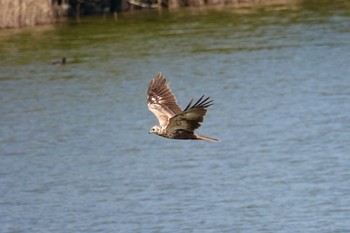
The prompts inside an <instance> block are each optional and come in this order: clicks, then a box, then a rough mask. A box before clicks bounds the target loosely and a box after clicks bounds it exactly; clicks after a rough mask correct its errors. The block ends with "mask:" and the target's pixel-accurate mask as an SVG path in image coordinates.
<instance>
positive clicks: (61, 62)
mask: <svg viewBox="0 0 350 233" xmlns="http://www.w3.org/2000/svg"><path fill="white" fill-rule="evenodd" d="M65 64H66V58H65V57H63V58H62V59H61V60H60V61H54V62H52V65H55V66H63V65H65Z"/></svg>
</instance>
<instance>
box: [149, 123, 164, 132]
mask: <svg viewBox="0 0 350 233" xmlns="http://www.w3.org/2000/svg"><path fill="white" fill-rule="evenodd" d="M160 132H161V128H160V126H159V125H155V126H153V127H152V128H151V129H150V130H149V133H153V134H160Z"/></svg>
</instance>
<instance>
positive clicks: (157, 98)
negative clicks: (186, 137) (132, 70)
mask: <svg viewBox="0 0 350 233" xmlns="http://www.w3.org/2000/svg"><path fill="white" fill-rule="evenodd" d="M147 104H148V109H149V110H150V111H151V112H153V113H154V115H155V116H156V117H157V118H158V121H159V124H160V125H163V126H166V125H167V124H168V122H169V118H171V117H173V116H174V115H176V114H179V113H181V112H182V110H181V108H180V107H179V105H178V104H177V101H176V98H175V96H174V94H173V93H172V92H171V90H170V87H169V83H168V82H167V81H166V79H165V78H164V76H163V75H162V74H161V73H159V74H158V75H157V77H156V78H155V79H153V80H152V81H151V82H150V84H149V86H148V90H147Z"/></svg>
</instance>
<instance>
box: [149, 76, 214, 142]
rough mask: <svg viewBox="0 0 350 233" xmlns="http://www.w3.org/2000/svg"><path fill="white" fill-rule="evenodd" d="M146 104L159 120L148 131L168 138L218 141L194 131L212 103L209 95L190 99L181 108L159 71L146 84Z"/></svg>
mask: <svg viewBox="0 0 350 233" xmlns="http://www.w3.org/2000/svg"><path fill="white" fill-rule="evenodd" d="M147 104H148V109H149V110H150V111H151V112H153V114H154V115H155V116H156V117H157V119H158V121H159V125H155V126H153V127H152V128H151V130H150V131H149V133H153V134H156V135H159V136H162V137H165V138H170V139H192V140H206V141H210V142H219V140H218V139H215V138H210V137H207V136H203V135H200V134H196V133H194V131H195V130H196V129H198V128H199V127H200V126H201V124H200V122H203V120H204V116H205V113H206V112H207V108H208V107H209V106H211V105H213V100H210V97H206V98H205V97H204V95H203V96H202V97H200V98H199V99H198V100H197V102H195V103H194V104H193V99H191V101H190V102H189V104H188V105H187V107H186V108H185V109H184V110H182V109H181V108H180V106H179V105H178V104H177V101H176V98H175V95H174V94H173V93H172V91H171V90H170V87H169V83H168V82H167V80H166V79H165V78H164V76H163V75H162V74H161V73H159V74H158V75H157V76H156V78H154V79H153V80H152V81H151V82H150V84H149V86H148V90H147Z"/></svg>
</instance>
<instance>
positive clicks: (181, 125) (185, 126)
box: [166, 95, 213, 132]
mask: <svg viewBox="0 0 350 233" xmlns="http://www.w3.org/2000/svg"><path fill="white" fill-rule="evenodd" d="M203 98H204V95H203V96H202V97H201V98H199V100H198V101H197V102H196V103H195V104H193V105H192V102H193V99H192V100H191V101H190V103H189V104H188V105H187V107H186V108H185V110H184V111H183V112H181V113H179V114H177V115H175V116H173V117H172V118H170V120H169V124H168V126H167V128H166V129H167V131H169V132H176V131H177V130H185V131H189V132H193V131H194V130H195V129H197V128H199V127H200V126H201V124H200V122H203V119H204V116H205V113H206V112H207V109H206V108H208V107H209V106H211V105H213V101H212V100H209V98H210V97H207V98H205V99H203Z"/></svg>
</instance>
